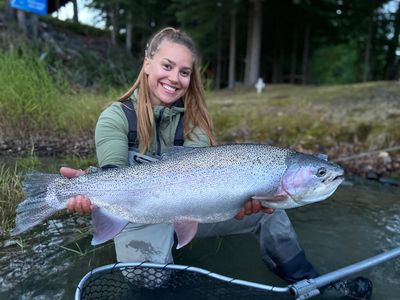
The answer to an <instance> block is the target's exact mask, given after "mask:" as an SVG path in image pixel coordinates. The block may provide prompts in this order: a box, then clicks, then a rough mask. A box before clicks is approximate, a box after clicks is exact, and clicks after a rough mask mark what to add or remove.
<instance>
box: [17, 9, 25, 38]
mask: <svg viewBox="0 0 400 300" xmlns="http://www.w3.org/2000/svg"><path fill="white" fill-rule="evenodd" d="M17 21H18V27H19V29H21V30H22V32H23V33H24V34H25V35H27V34H28V26H27V24H26V22H27V21H26V13H25V12H24V11H23V10H20V9H17Z"/></svg>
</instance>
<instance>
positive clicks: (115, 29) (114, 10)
mask: <svg viewBox="0 0 400 300" xmlns="http://www.w3.org/2000/svg"><path fill="white" fill-rule="evenodd" d="M118 11H119V5H118V3H115V4H112V5H111V13H110V19H111V26H112V30H111V44H112V45H116V44H117V34H118Z"/></svg>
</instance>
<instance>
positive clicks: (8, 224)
mask: <svg viewBox="0 0 400 300" xmlns="http://www.w3.org/2000/svg"><path fill="white" fill-rule="evenodd" d="M21 199H22V187H21V183H20V175H19V172H18V171H17V167H16V166H15V168H13V169H11V168H8V167H6V165H4V164H3V165H1V166H0V236H1V235H3V234H5V233H6V232H8V231H9V230H10V229H11V228H12V227H13V226H14V215H15V208H16V206H17V203H18V202H19V201H20V200H21Z"/></svg>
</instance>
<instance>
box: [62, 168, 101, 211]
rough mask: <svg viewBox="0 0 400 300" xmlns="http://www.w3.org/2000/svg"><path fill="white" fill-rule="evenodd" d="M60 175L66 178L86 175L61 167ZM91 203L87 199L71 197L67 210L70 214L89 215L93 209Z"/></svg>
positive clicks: (80, 171) (82, 172)
mask: <svg viewBox="0 0 400 300" xmlns="http://www.w3.org/2000/svg"><path fill="white" fill-rule="evenodd" d="M60 173H61V175H62V176H64V177H67V178H73V177H77V176H80V175H83V174H86V172H85V171H82V170H76V169H72V168H68V167H62V168H61V169H60ZM93 207H94V206H93V205H92V202H90V199H89V198H88V197H85V196H82V195H78V196H75V197H71V198H69V199H68V201H67V209H68V210H69V211H71V212H76V213H78V214H81V215H83V214H90V213H91V212H92V209H93Z"/></svg>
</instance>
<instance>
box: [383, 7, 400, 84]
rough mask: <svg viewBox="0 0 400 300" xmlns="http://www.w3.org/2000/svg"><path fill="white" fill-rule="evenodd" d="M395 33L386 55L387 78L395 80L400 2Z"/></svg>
mask: <svg viewBox="0 0 400 300" xmlns="http://www.w3.org/2000/svg"><path fill="white" fill-rule="evenodd" d="M393 27H394V34H393V37H392V39H391V40H390V41H389V47H388V51H387V55H386V67H385V72H386V74H385V75H386V76H385V78H386V79H388V80H393V79H394V78H395V76H396V73H397V72H396V49H397V47H398V46H399V36H400V3H399V6H398V7H397V11H396V17H395V19H394V21H393Z"/></svg>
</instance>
